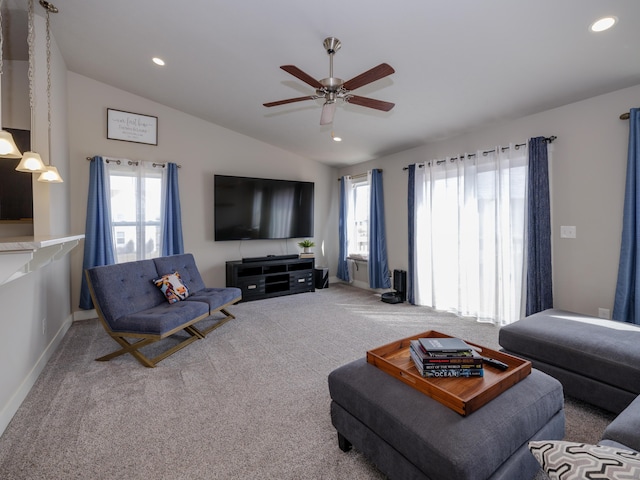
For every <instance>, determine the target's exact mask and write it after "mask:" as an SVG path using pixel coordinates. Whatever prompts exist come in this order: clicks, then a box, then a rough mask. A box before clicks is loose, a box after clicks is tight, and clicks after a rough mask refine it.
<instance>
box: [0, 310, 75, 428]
mask: <svg viewBox="0 0 640 480" xmlns="http://www.w3.org/2000/svg"><path fill="white" fill-rule="evenodd" d="M71 324H72V317H71V315H70V316H69V317H67V319H66V320H65V321H64V322H63V324H62V325H61V326H60V328H59V329H58V331H57V332H56V334H55V336H54V337H53V338H52V339H51V341H50V342H49V345H47V347H46V348H45V349H44V351H43V352H42V354H41V355H40V358H38V361H37V362H36V363H35V365H34V366H33V368H32V369H31V371H30V372H29V373H28V374H27V376H26V377H25V379H24V380H23V381H22V383H21V384H20V387H19V388H18V389H17V390H16V392H15V393H14V394H13V396H12V397H11V398H10V399H9V402H8V403H7V404H6V405H5V406H4V408H3V409H2V411H0V435H2V433H4V431H5V429H6V428H7V425H9V422H10V421H11V419H12V418H13V416H14V415H15V414H16V412H17V411H18V409H19V408H20V405H22V402H24V399H25V398H27V395H28V394H29V391H30V390H31V388H32V387H33V385H34V384H35V383H36V380H37V379H38V377H39V376H40V374H41V373H42V371H43V370H44V367H45V366H46V365H47V362H48V361H49V359H50V358H51V356H52V355H53V353H54V352H55V351H56V349H57V348H58V346H59V345H60V342H61V341H62V339H63V338H64V336H65V335H66V333H67V331H68V330H69V327H71Z"/></svg>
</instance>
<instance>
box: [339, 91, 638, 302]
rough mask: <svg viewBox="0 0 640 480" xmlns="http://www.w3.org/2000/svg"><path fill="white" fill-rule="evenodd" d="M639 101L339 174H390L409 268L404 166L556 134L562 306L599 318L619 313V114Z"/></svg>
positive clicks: (615, 98) (557, 115) (543, 120)
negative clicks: (569, 228)
mask: <svg viewBox="0 0 640 480" xmlns="http://www.w3.org/2000/svg"><path fill="white" fill-rule="evenodd" d="M639 99H640V85H638V86H635V87H631V88H627V89H624V90H619V91H616V92H612V93H609V94H606V95H601V96H598V97H594V98H591V99H588V100H584V101H581V102H577V103H574V104H570V105H566V106H564V107H560V108H556V109H553V110H549V111H546V112H542V113H539V114H536V115H531V116H528V117H524V118H521V119H518V120H514V121H511V122H509V123H505V124H502V125H494V126H491V127H487V128H484V129H478V130H477V131H474V132H471V133H468V134H466V135H461V136H459V137H456V138H452V139H448V140H443V141H440V142H435V143H431V144H429V145H426V146H424V147H420V148H416V149H413V150H408V151H405V152H401V153H398V154H395V155H391V156H388V157H385V158H381V159H378V160H376V161H371V162H367V163H366V164H361V165H357V166H352V167H349V168H344V169H342V170H340V172H339V174H340V175H346V174H355V173H359V172H362V171H365V170H367V169H371V168H374V167H377V168H382V169H383V170H384V174H383V178H384V189H385V202H386V203H385V210H386V222H387V237H388V247H389V266H390V268H391V269H394V268H402V269H406V267H407V198H406V196H407V172H406V171H403V167H405V166H407V165H409V164H411V163H416V162H422V161H425V160H430V159H434V158H442V157H445V156H447V155H456V154H460V153H465V152H474V151H476V150H478V149H490V148H493V147H494V146H495V145H506V144H508V143H509V142H515V143H522V142H525V141H527V140H528V139H529V138H531V137H536V136H551V135H556V136H557V137H558V139H557V140H556V141H555V142H554V143H553V144H552V147H551V149H552V165H551V176H552V191H551V197H552V199H551V203H552V205H551V208H552V232H553V239H552V246H553V282H554V304H555V307H556V308H562V309H566V310H572V311H575V312H580V313H584V314H589V315H597V314H598V308H599V307H602V308H608V309H610V310H611V311H612V310H613V301H614V294H615V286H616V279H617V272H618V257H619V252H620V237H621V231H622V205H623V198H624V184H625V175H626V161H627V142H628V129H629V125H628V122H627V121H623V120H620V119H619V116H620V114H621V113H624V112H628V111H629V109H630V108H632V107H638V106H640V105H638V102H639ZM561 225H574V226H576V229H577V238H576V239H561V238H560V226H561ZM365 273H366V271H365Z"/></svg>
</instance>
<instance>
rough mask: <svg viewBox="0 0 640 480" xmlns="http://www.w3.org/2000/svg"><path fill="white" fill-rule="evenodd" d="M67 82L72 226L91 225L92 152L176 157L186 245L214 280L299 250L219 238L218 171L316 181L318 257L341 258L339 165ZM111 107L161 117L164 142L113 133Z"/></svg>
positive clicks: (77, 267)
mask: <svg viewBox="0 0 640 480" xmlns="http://www.w3.org/2000/svg"><path fill="white" fill-rule="evenodd" d="M68 85H69V88H68V95H69V98H68V105H69V130H70V145H71V154H70V158H71V164H72V166H73V167H72V168H71V171H70V179H69V180H70V182H71V183H72V184H73V189H72V191H71V218H72V225H71V228H72V231H74V232H77V233H83V232H84V229H85V218H86V204H87V190H88V178H89V162H88V161H87V160H86V157H92V156H94V155H103V156H112V157H123V158H130V159H132V160H147V161H158V162H167V161H172V162H176V163H178V164H180V165H182V168H181V169H180V170H179V173H178V178H179V186H180V198H181V206H182V228H183V235H184V242H185V251H186V252H191V253H193V254H194V256H195V258H196V262H197V264H198V267H199V269H200V271H201V273H202V276H203V279H204V281H205V283H207V285H209V286H212V287H213V286H224V285H225V261H227V260H237V259H240V258H242V257H251V256H262V255H267V254H287V253H298V252H299V251H300V248H299V247H298V246H297V245H296V242H297V241H296V240H251V241H244V242H237V241H232V242H215V241H214V240H213V235H214V231H213V177H214V174H226V175H239V176H255V177H264V178H279V179H288V180H304V181H312V182H315V216H314V220H315V228H314V230H315V237H314V240H315V243H316V245H319V246H320V245H323V244H324V245H325V250H324V256H323V255H322V251H321V250H320V248H318V249H317V253H316V254H317V258H316V263H317V264H318V265H321V264H325V263H326V262H327V258H332V257H335V255H336V254H335V253H334V252H333V248H334V247H333V245H334V244H335V238H336V235H337V233H336V229H337V222H334V221H333V219H332V217H331V215H330V209H331V202H332V197H331V195H330V192H331V188H332V187H333V183H334V182H335V179H336V178H337V177H336V172H335V169H332V168H330V167H327V166H326V165H322V164H319V163H317V162H314V161H310V160H308V159H305V158H303V157H300V156H297V155H294V154H291V153H288V152H286V151H284V150H281V149H278V148H275V147H273V146H271V145H267V144H265V143H262V142H259V141H257V140H254V139H252V138H249V137H246V136H244V135H240V134H238V133H235V132H232V131H230V130H227V129H224V128H222V127H219V126H217V125H214V124H211V123H208V122H205V121H203V120H200V119H198V118H195V117H193V116H190V115H186V114H184V113H181V112H179V111H177V110H173V109H171V108H168V107H165V106H163V105H160V104H158V103H154V102H151V101H149V100H146V99H144V98H142V97H138V96H136V95H132V94H129V93H126V92H124V91H122V90H119V89H116V88H113V87H111V86H108V85H105V84H103V83H99V82H97V81H94V80H91V79H89V78H87V77H83V76H81V75H78V74H75V73H69V74H68ZM107 108H114V109H118V110H125V111H129V112H135V113H140V114H145V115H152V116H156V117H158V145H157V146H153V145H143V144H137V143H130V142H122V141H117V140H108V139H107V138H106V117H107ZM82 253H83V250H82V248H78V249H77V250H76V251H74V252H72V269H73V280H72V292H73V300H72V305H73V308H74V310H77V309H78V302H79V291H80V280H81V277H80V275H81V270H82ZM79 317H80V315H79Z"/></svg>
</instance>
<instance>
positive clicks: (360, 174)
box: [338, 168, 382, 181]
mask: <svg viewBox="0 0 640 480" xmlns="http://www.w3.org/2000/svg"><path fill="white" fill-rule="evenodd" d="M372 170H377V171H379V172H380V173H382V169H381V168H372ZM367 175H368V173H367V172H364V173H356V174H355V175H346V176H347V177H349V178H360V177H366V176H367ZM338 181H340V179H338Z"/></svg>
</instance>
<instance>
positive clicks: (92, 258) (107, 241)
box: [80, 157, 116, 310]
mask: <svg viewBox="0 0 640 480" xmlns="http://www.w3.org/2000/svg"><path fill="white" fill-rule="evenodd" d="M105 175H106V174H105V169H104V160H103V159H102V157H93V160H92V161H91V163H90V167H89V196H88V200H87V221H86V224H85V229H84V260H83V262H82V284H81V286H80V308H82V309H84V310H91V309H92V308H93V302H92V301H91V294H90V293H89V286H88V285H87V279H86V278H85V275H84V271H85V269H87V268H91V267H98V266H101V265H111V264H114V263H116V260H115V254H114V248H113V238H112V236H111V215H110V213H109V202H110V199H109V191H108V188H107V186H108V185H109V183H108V182H107V181H106V178H105Z"/></svg>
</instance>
